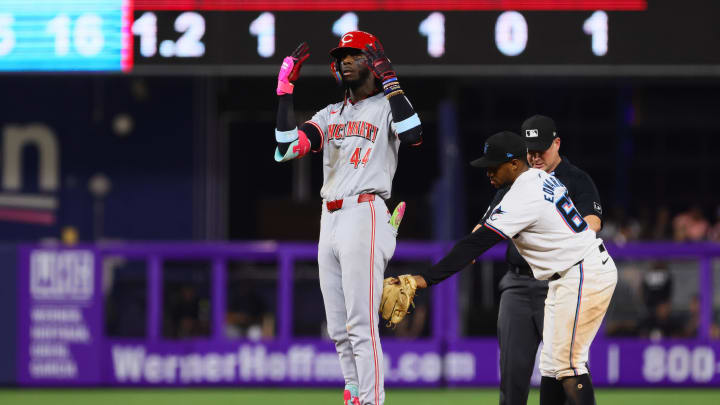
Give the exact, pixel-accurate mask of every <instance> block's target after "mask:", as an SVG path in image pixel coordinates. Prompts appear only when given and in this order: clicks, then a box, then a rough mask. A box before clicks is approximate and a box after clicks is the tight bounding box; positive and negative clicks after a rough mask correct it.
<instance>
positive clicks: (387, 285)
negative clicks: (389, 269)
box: [380, 274, 417, 327]
mask: <svg viewBox="0 0 720 405" xmlns="http://www.w3.org/2000/svg"><path fill="white" fill-rule="evenodd" d="M416 290H417V283H416V282H415V278H414V277H413V276H411V275H410V274H404V275H402V276H398V277H397V278H396V277H388V278H386V279H385V281H384V282H383V292H382V299H380V314H382V317H383V319H385V320H386V321H388V323H387V326H389V327H394V326H396V325H397V324H398V323H400V321H402V320H403V318H405V315H407V313H408V311H409V310H410V307H413V308H414V307H415V304H414V303H413V299H414V298H415V291H416Z"/></svg>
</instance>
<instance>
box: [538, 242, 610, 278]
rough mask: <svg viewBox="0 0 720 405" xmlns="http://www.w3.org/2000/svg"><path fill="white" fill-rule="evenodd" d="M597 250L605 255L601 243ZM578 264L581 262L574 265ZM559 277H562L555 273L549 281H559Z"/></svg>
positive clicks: (603, 245)
mask: <svg viewBox="0 0 720 405" xmlns="http://www.w3.org/2000/svg"><path fill="white" fill-rule="evenodd" d="M598 250H599V251H600V253H605V250H606V249H605V244H604V243H601V244H600V245H598ZM583 260H585V259H583ZM580 262H582V260H580V261H579V262H577V263H575V264H578V263H580ZM560 277H562V276H561V275H560V273H555V274H553V275H552V276H551V277H550V280H552V281H555V280H557V279H559V278H560Z"/></svg>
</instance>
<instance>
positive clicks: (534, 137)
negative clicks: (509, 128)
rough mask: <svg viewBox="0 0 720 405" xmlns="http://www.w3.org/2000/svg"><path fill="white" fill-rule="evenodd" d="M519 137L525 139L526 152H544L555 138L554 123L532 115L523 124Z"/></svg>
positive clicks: (541, 116)
mask: <svg viewBox="0 0 720 405" xmlns="http://www.w3.org/2000/svg"><path fill="white" fill-rule="evenodd" d="M520 135H522V136H523V138H525V144H526V145H527V148H528V150H538V151H544V150H546V149H547V148H549V147H550V145H551V144H552V142H553V141H554V140H555V138H557V129H556V128H555V121H553V120H552V118H550V117H546V116H544V115H533V116H532V117H530V118H528V119H526V120H525V122H523V124H522V126H521V127H520Z"/></svg>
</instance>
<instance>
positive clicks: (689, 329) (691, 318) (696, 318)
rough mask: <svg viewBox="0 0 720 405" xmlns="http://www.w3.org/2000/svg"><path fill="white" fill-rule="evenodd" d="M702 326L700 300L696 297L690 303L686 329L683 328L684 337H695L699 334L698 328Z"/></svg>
mask: <svg viewBox="0 0 720 405" xmlns="http://www.w3.org/2000/svg"><path fill="white" fill-rule="evenodd" d="M699 326H700V298H699V297H698V296H697V295H695V296H693V298H692V300H691V301H690V311H689V313H688V316H687V319H686V320H685V327H684V328H683V333H682V336H683V337H695V336H697V333H698V327H699Z"/></svg>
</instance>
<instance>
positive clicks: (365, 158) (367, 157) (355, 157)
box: [350, 148, 372, 169]
mask: <svg viewBox="0 0 720 405" xmlns="http://www.w3.org/2000/svg"><path fill="white" fill-rule="evenodd" d="M361 150H362V148H355V152H353V154H352V156H351V157H350V164H351V165H355V168H356V169H357V168H358V165H359V164H360V163H362V165H363V167H364V166H365V163H367V162H368V160H370V151H372V148H368V150H367V152H365V155H364V156H363V158H362V160H360V152H361Z"/></svg>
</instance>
